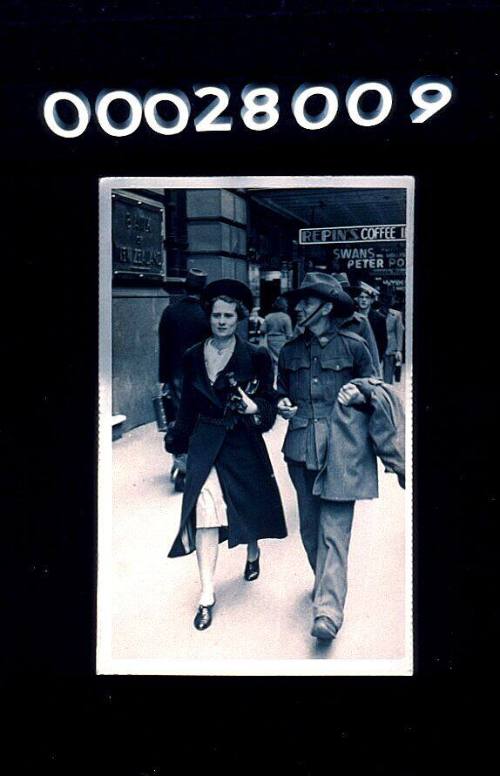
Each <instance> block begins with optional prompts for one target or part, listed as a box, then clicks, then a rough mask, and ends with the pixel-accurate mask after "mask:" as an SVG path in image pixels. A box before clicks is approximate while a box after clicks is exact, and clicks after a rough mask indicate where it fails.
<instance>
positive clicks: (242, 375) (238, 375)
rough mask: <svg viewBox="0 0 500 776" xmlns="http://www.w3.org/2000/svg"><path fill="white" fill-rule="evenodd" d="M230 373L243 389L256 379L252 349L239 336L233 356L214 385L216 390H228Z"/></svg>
mask: <svg viewBox="0 0 500 776" xmlns="http://www.w3.org/2000/svg"><path fill="white" fill-rule="evenodd" d="M230 372H232V373H233V374H234V377H235V379H236V382H237V383H238V385H240V386H243V387H244V385H245V384H246V383H247V382H248V381H249V380H251V379H252V378H253V377H255V375H254V374H253V364H252V357H251V355H250V349H249V348H248V346H247V345H246V343H245V342H243V340H241V339H240V338H239V337H238V335H236V345H235V347H234V351H233V355H232V356H231V358H230V359H229V361H228V362H227V364H226V366H225V367H224V369H223V370H222V372H219V375H218V377H217V380H216V381H215V383H214V388H215V390H217V391H221V390H225V389H226V388H227V375H228V374H229V373H230ZM205 373H206V370H205Z"/></svg>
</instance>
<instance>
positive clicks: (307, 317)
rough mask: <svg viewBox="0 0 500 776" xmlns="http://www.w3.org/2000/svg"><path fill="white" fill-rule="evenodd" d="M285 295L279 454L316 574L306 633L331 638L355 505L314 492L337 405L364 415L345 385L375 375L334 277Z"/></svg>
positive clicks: (317, 276)
mask: <svg viewBox="0 0 500 776" xmlns="http://www.w3.org/2000/svg"><path fill="white" fill-rule="evenodd" d="M284 296H287V297H288V300H289V302H290V303H291V304H294V305H295V309H296V311H297V315H298V324H299V327H300V328H301V329H302V333H301V334H299V335H298V336H296V337H294V338H293V339H292V340H290V341H289V342H287V343H286V344H285V345H284V347H283V349H282V350H281V353H280V358H279V363H278V393H279V395H280V397H281V398H280V400H279V402H278V411H279V413H280V415H281V416H282V417H283V418H285V419H287V420H289V421H290V424H289V427H288V431H287V434H286V438H285V442H284V445H283V453H284V456H285V460H286V463H287V466H288V471H289V474H290V478H291V480H292V482H293V485H294V487H295V489H296V491H297V501H298V507H299V518H300V533H301V538H302V542H303V545H304V548H305V551H306V553H307V557H308V560H309V563H310V565H311V567H312V569H313V572H314V574H315V584H314V591H313V616H314V623H313V628H312V631H311V634H312V635H313V636H315V637H316V638H318V639H322V640H325V641H331V639H333V638H334V637H335V636H336V634H337V631H338V630H339V628H340V626H341V625H342V621H343V610H344V602H345V597H346V593H347V553H348V549H349V540H350V535H351V526H352V520H353V515H354V504H355V502H354V501H353V500H352V501H329V500H325V499H322V498H320V497H319V496H317V495H314V494H313V487H314V483H315V480H316V478H317V476H318V474H319V472H320V470H321V469H322V467H323V466H324V465H325V464H326V463H327V447H328V437H329V428H330V424H329V419H330V416H331V413H332V409H333V407H334V405H335V402H336V401H339V402H340V403H341V404H344V405H346V406H348V405H354V406H356V407H357V408H359V410H360V411H365V407H366V403H365V398H364V396H363V394H362V393H361V392H360V391H359V390H358V388H357V387H356V386H354V385H353V384H352V383H351V382H350V381H351V380H353V379H355V378H358V377H371V376H374V375H376V370H375V367H374V365H373V361H372V358H371V356H370V352H369V350H368V348H367V346H366V343H365V341H364V340H363V339H362V337H360V336H359V335H358V334H355V333H354V332H352V331H349V330H348V328H346V327H345V326H344V325H343V324H344V322H345V321H346V319H348V318H349V317H350V316H352V314H353V312H354V303H353V301H352V299H351V297H350V296H349V295H348V294H347V293H346V292H345V291H343V290H342V287H341V285H340V283H339V282H338V281H337V280H335V278H333V277H332V276H331V275H328V274H325V273H322V272H309V273H308V274H307V275H306V276H305V278H304V280H303V282H302V285H301V286H300V288H299V289H296V290H294V291H289V292H288V293H287V294H285V295H284Z"/></svg>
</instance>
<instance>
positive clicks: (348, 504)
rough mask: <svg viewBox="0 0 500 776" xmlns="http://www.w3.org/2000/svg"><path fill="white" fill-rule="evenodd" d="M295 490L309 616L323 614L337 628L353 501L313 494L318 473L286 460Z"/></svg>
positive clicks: (344, 589) (343, 594)
mask: <svg viewBox="0 0 500 776" xmlns="http://www.w3.org/2000/svg"><path fill="white" fill-rule="evenodd" d="M288 471H289V473H290V478H291V480H292V482H293V485H294V487H295V490H296V491H297V501H298V505H299V521H300V535H301V538H302V543H303V545H304V548H305V551H306V553H307V558H308V560H309V563H310V565H311V568H312V570H313V571H314V577H315V582H314V592H313V615H314V617H321V616H326V617H329V618H330V620H332V622H333V623H334V625H335V626H336V628H337V629H338V628H340V626H341V625H342V621H343V619H344V603H345V599H346V595H347V554H348V551H349V541H350V538H351V528H352V519H353V515H354V501H327V500H325V499H321V498H319V496H314V495H313V492H312V490H313V485H314V480H315V479H316V477H317V475H318V472H317V471H311V470H309V469H306V467H305V466H304V465H303V464H300V463H293V462H291V461H289V462H288Z"/></svg>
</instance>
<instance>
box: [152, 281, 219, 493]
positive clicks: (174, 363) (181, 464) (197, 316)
mask: <svg viewBox="0 0 500 776" xmlns="http://www.w3.org/2000/svg"><path fill="white" fill-rule="evenodd" d="M206 282H207V275H206V273H205V272H203V271H202V270H200V269H194V268H193V269H190V270H189V272H188V274H187V277H186V282H185V287H184V295H183V296H182V297H181V299H179V300H178V301H176V302H173V303H172V304H170V305H168V307H166V308H165V310H164V311H163V314H162V316H161V320H160V325H159V329H158V335H159V380H160V383H161V384H162V394H163V396H165V397H168V400H169V404H170V405H171V406H172V408H173V412H174V417H173V418H168V420H171V421H174V420H175V416H176V415H177V412H178V410H179V404H180V398H181V392H182V359H183V356H184V353H185V352H186V350H188V348H190V347H192V346H193V345H196V343H197V342H200V341H201V340H203V339H205V338H206V337H207V336H208V334H209V332H210V328H209V325H208V321H207V317H206V315H205V311H204V309H203V307H202V305H201V303H200V295H201V292H202V291H203V288H204V287H205V284H206ZM170 476H171V478H172V480H173V482H174V483H175V489H176V490H178V491H182V490H183V487H184V479H185V476H186V456H185V455H176V456H174V462H173V466H172V470H171V474H170Z"/></svg>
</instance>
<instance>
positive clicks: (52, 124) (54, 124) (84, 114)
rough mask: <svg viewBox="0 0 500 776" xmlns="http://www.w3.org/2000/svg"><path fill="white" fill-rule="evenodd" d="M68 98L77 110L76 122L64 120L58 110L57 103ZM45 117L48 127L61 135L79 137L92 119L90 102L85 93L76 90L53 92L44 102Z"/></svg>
mask: <svg viewBox="0 0 500 776" xmlns="http://www.w3.org/2000/svg"><path fill="white" fill-rule="evenodd" d="M63 100H66V101H67V102H70V103H71V104H72V105H73V106H74V107H75V108H76V111H77V120H76V124H68V123H67V122H65V121H63V120H62V118H61V117H60V115H59V113H58V111H57V103H58V102H60V101H63ZM43 117H44V119H45V123H46V124H47V126H48V128H49V129H50V130H52V132H54V133H55V134H56V135H59V137H79V136H80V135H83V133H84V132H85V130H86V129H87V127H88V125H89V121H90V104H89V101H88V100H87V98H86V97H85V95H84V94H80V93H77V94H75V93H74V92H53V93H52V94H50V95H49V96H48V97H47V98H46V100H45V102H44V104H43Z"/></svg>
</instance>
